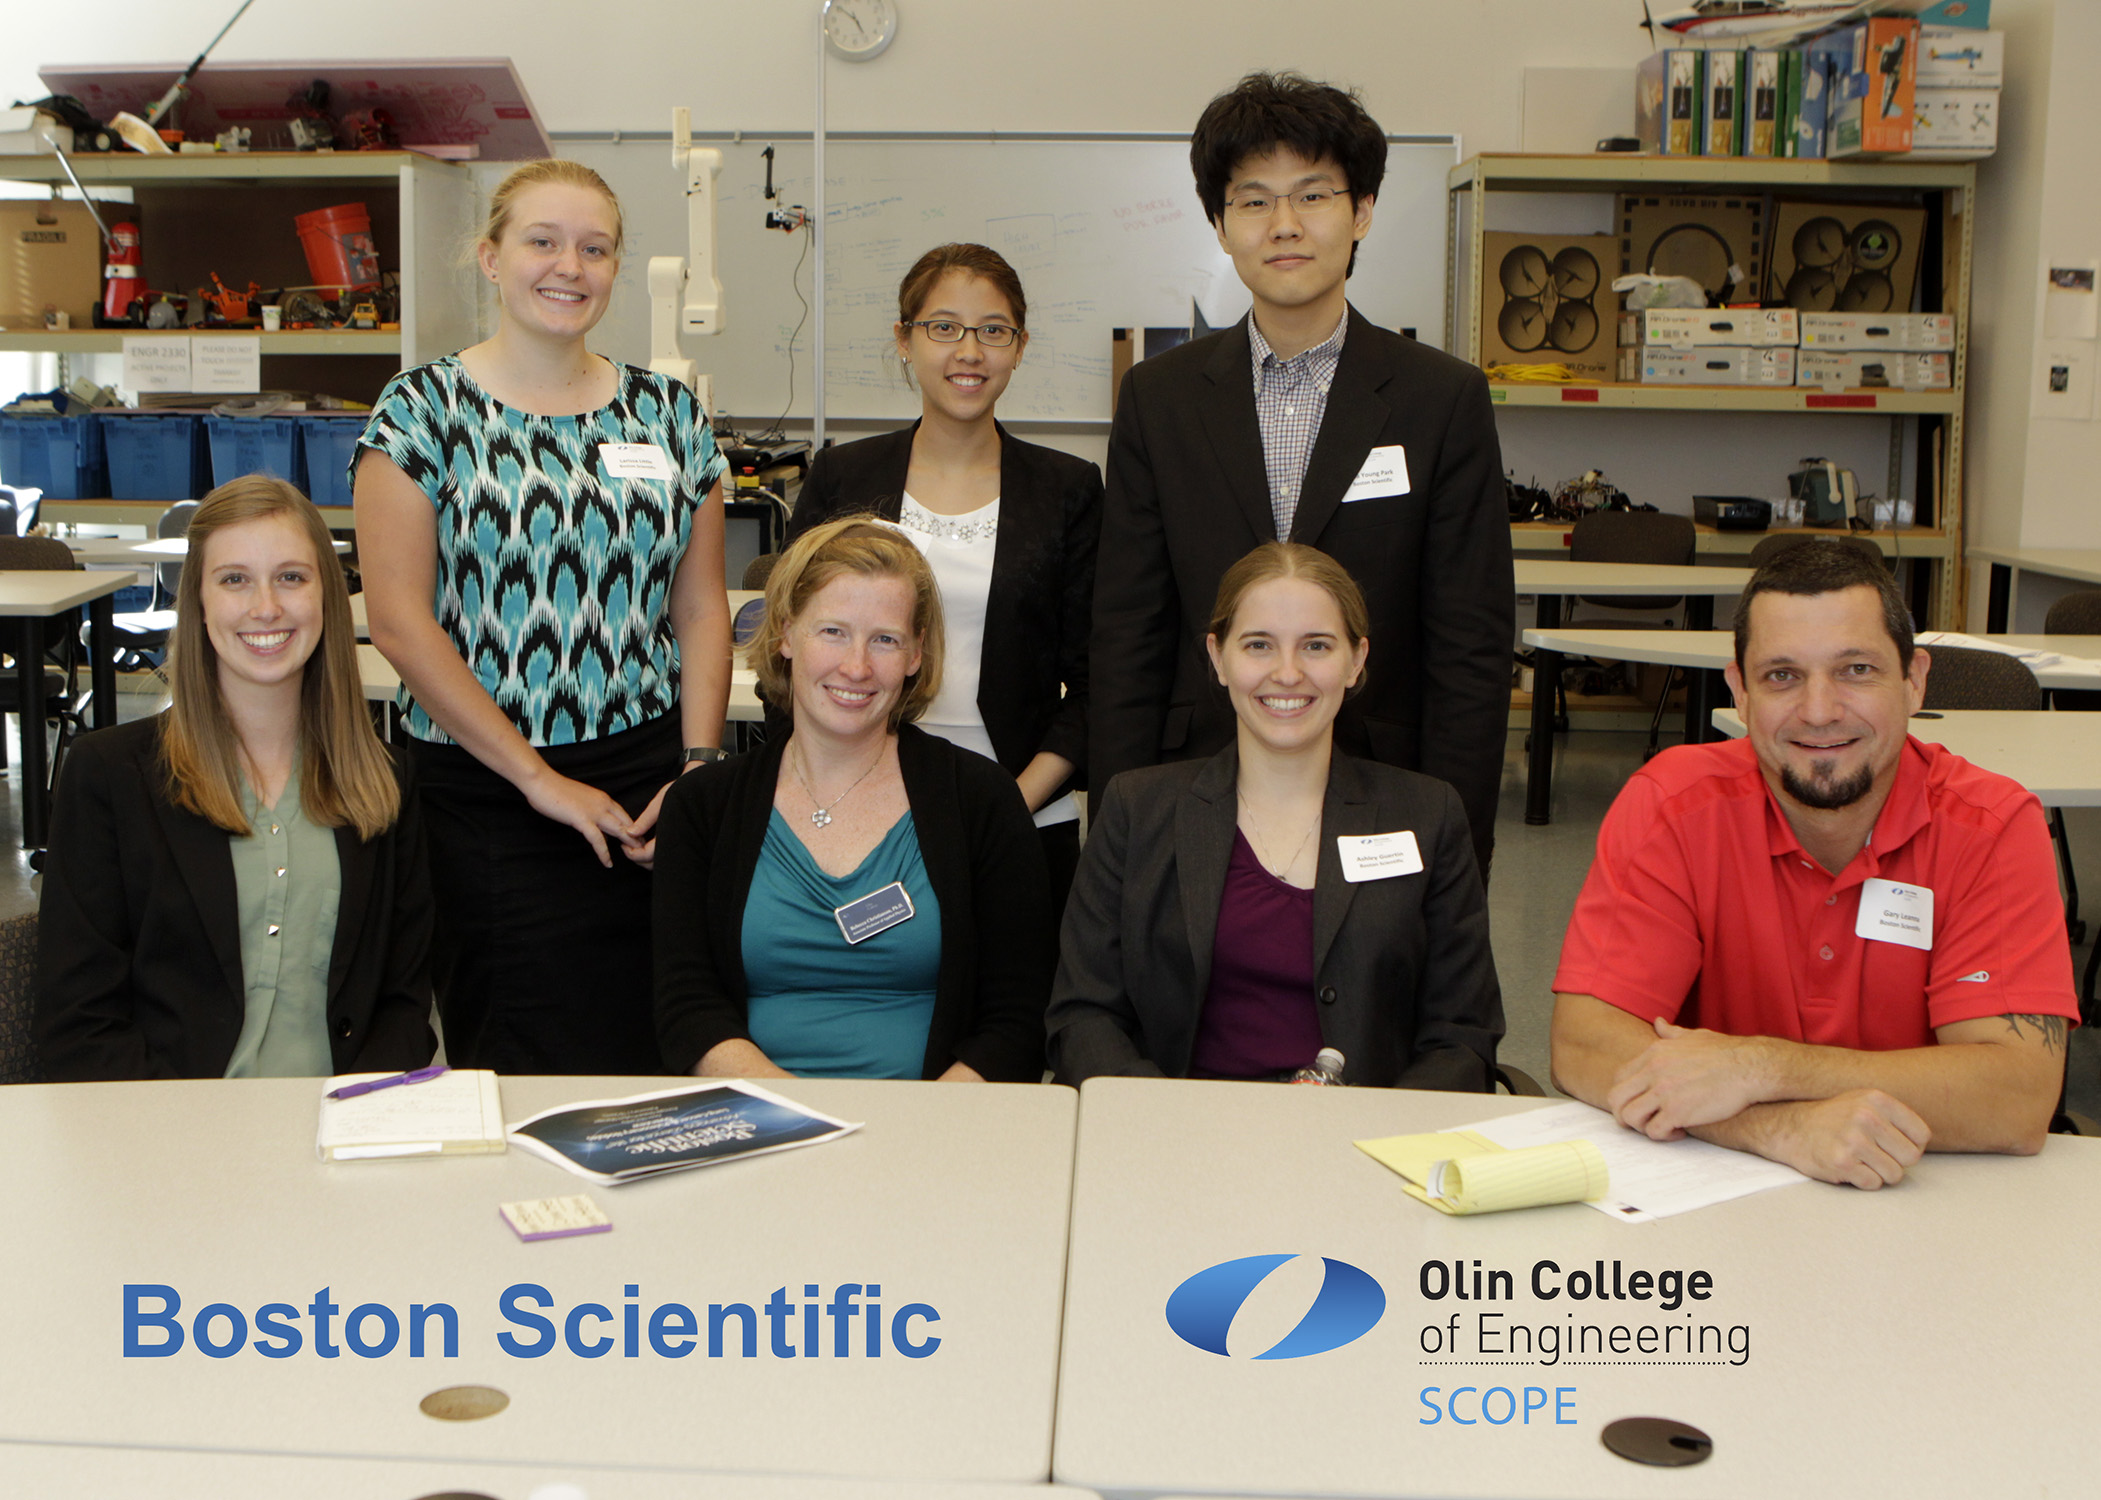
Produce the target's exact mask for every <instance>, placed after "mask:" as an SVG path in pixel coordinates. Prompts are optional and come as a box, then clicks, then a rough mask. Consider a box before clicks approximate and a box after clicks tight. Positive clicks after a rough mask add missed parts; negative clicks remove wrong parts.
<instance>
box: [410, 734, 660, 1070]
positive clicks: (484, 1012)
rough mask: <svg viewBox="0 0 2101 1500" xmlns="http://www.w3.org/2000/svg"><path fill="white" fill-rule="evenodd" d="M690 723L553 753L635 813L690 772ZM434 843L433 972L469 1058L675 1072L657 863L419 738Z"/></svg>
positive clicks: (453, 1049)
mask: <svg viewBox="0 0 2101 1500" xmlns="http://www.w3.org/2000/svg"><path fill="white" fill-rule="evenodd" d="M680 742H681V736H680V726H679V720H678V716H677V715H676V714H667V715H665V716H664V717H662V718H659V719H655V720H652V721H651V722H649V723H647V724H643V725H641V726H639V727H637V728H634V729H630V730H626V731H623V732H622V733H620V734H615V735H609V736H607V737H605V738H604V739H597V740H587V741H585V742H583V743H581V744H574V745H546V746H542V747H541V748H540V754H541V756H542V758H543V759H545V760H546V762H547V764H548V766H549V767H550V768H552V769H553V770H554V771H556V772H557V773H559V774H560V775H563V776H567V777H570V778H571V779H573V780H576V781H581V782H583V783H584V784H585V785H587V786H594V787H597V788H598V789H599V790H600V791H602V792H604V793H605V794H606V795H607V796H609V797H611V798H612V799H613V800H614V801H616V802H618V803H619V804H620V805H621V806H622V807H623V808H625V809H626V810H627V813H628V815H629V816H630V817H632V816H635V815H637V814H639V813H640V812H641V811H642V810H643V809H644V808H645V807H647V806H648V805H649V801H650V799H651V798H652V797H654V796H656V794H657V792H658V790H659V789H660V788H662V787H663V786H664V785H665V783H666V782H668V781H670V780H671V779H672V778H673V777H674V776H676V775H677V774H678V766H679V749H680ZM409 744H410V746H411V753H412V754H413V755H414V757H415V762H416V773H417V780H418V796H419V800H420V802H421V805H422V808H423V822H424V827H425V829H426V831H427V833H428V836H429V841H430V874H431V890H432V895H433V904H434V907H435V916H436V923H435V931H434V932H433V934H432V942H431V980H432V986H433V988H434V989H435V990H436V992H437V1000H438V1014H439V1016H440V1017H441V1018H442V1019H443V1021H444V1024H445V1055H446V1058H447V1060H448V1061H450V1062H451V1063H452V1064H453V1065H454V1066H455V1067H470V1068H493V1069H495V1070H496V1071H497V1072H499V1073H661V1072H663V1071H664V1065H663V1061H662V1059H661V1057H660V1056H659V1054H658V1051H657V1040H656V1026H655V1022H654V1019H653V1017H652V1004H651V987H652V973H651V966H650V947H649V899H650V898H649V893H650V876H649V872H648V871H646V870H643V869H641V868H640V867H638V866H637V865H635V864H633V863H632V862H630V861H629V860H628V859H627V857H626V856H625V855H623V854H622V853H621V852H620V848H619V845H618V844H617V842H615V841H613V840H611V839H608V840H607V843H608V844H609V845H610V846H611V847H612V851H613V867H612V868H611V869H610V870H608V869H606V868H605V867H604V866H603V865H601V864H599V862H598V856H597V855H596V854H595V853H594V852H593V851H592V849H591V846H590V844H589V843H588V842H587V841H586V840H585V839H584V836H583V835H582V834H580V833H578V832H576V830H574V829H572V828H570V827H568V826H567V825H566V824H562V823H556V822H553V821H552V820H550V819H548V818H544V817H542V816H540V814H538V813H536V812H534V811H533V809H532V805H531V804H530V803H528V802H527V801H526V800H525V797H524V795H523V794H522V793H521V792H519V790H518V789H517V788H516V787H514V786H512V785H511V784H510V783H509V782H508V781H506V780H504V779H503V778H502V777H501V776H499V775H497V774H496V773H495V772H494V771H491V770H490V769H489V768H488V767H486V766H484V765H483V764H482V763H481V762H480V761H478V760H476V759H475V758H474V757H473V755H471V754H470V753H468V752H467V751H466V750H463V749H461V748H460V747H459V746H457V745H439V744H429V743H425V742H423V741H420V740H411V741H410V742H409Z"/></svg>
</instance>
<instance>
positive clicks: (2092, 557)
mask: <svg viewBox="0 0 2101 1500" xmlns="http://www.w3.org/2000/svg"><path fill="white" fill-rule="evenodd" d="M1969 557H1970V559H1971V561H1973V562H1985V563H1990V564H1991V565H1992V577H1991V591H1990V593H1989V594H1988V595H1987V597H1986V602H1985V623H1984V628H1985V629H1986V630H1989V631H1992V632H1995V633H1996V632H1998V631H2001V630H2004V629H2005V628H2006V627H2007V626H2008V625H2009V624H2011V623H2012V622H2013V619H2014V606H2015V605H2016V603H2017V602H2018V601H2019V599H2020V590H2021V574H2023V573H2024V572H2025V573H2043V574H2047V575H2048V576H2050V577H2052V578H2070V579H2072V580H2074V581H2075V582H2079V583H2097V584H2101V547H1972V548H1970V549H1969Z"/></svg>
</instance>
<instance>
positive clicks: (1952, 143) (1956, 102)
mask: <svg viewBox="0 0 2101 1500" xmlns="http://www.w3.org/2000/svg"><path fill="white" fill-rule="evenodd" d="M1998 149H1999V90H1997V89H1920V90H1919V91H1918V93H1917V94H1916V95H1915V96H1914V97H1913V102H1912V106H1911V154H1912V156H1913V157H1919V156H1925V155H1931V156H1933V157H1936V158H1940V159H1944V160H1946V159H1952V160H1957V161H1968V160H1973V159H1975V158H1977V157H1980V156H1990V155H1991V154H1992V153H1993V152H1994V151H1997V150H1998Z"/></svg>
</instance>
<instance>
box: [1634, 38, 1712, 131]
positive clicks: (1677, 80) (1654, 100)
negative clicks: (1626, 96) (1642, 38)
mask: <svg viewBox="0 0 2101 1500" xmlns="http://www.w3.org/2000/svg"><path fill="white" fill-rule="evenodd" d="M1699 93H1700V54H1699V53H1698V52H1697V51H1695V50H1693V49H1692V48H1690V47H1671V48H1667V49H1665V50H1664V51H1661V52H1651V53H1650V54H1649V55H1648V56H1647V57H1645V58H1643V59H1642V60H1641V63H1640V65H1639V66H1638V67H1636V68H1635V70H1634V134H1635V135H1636V136H1637V137H1638V138H1639V139H1640V141H1641V149H1642V150H1644V151H1650V152H1654V153H1656V154H1657V155H1659V156H1694V155H1697V154H1698V152H1699V135H1698V131H1699V123H1700V110H1699Z"/></svg>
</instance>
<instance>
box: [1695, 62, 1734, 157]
mask: <svg viewBox="0 0 2101 1500" xmlns="http://www.w3.org/2000/svg"><path fill="white" fill-rule="evenodd" d="M1702 66H1703V67H1704V68H1705V71H1706V75H1707V76H1706V107H1705V108H1704V109H1703V110H1702V112H1701V120H1700V155H1702V156H1741V155H1743V109H1744V103H1743V90H1744V55H1743V53H1741V52H1723V51H1720V50H1718V49H1714V50H1710V51H1708V52H1707V53H1706V54H1705V55H1704V57H1703V58H1702Z"/></svg>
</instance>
